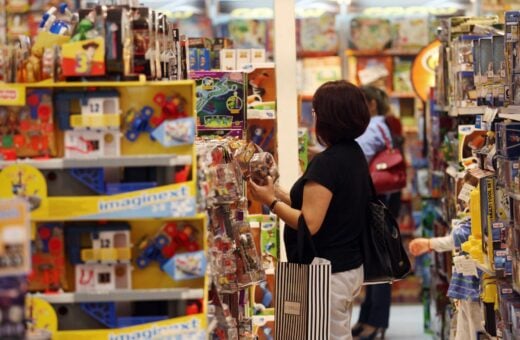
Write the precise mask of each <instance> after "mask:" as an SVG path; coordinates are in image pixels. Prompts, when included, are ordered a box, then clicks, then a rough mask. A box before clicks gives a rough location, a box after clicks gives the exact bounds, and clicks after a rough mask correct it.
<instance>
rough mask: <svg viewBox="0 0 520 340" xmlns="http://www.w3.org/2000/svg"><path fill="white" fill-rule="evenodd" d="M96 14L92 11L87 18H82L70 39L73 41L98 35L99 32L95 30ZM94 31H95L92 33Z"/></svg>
mask: <svg viewBox="0 0 520 340" xmlns="http://www.w3.org/2000/svg"><path fill="white" fill-rule="evenodd" d="M95 15H96V14H95V12H94V11H92V12H90V13H89V14H88V15H87V16H86V17H85V18H83V19H81V21H80V22H79V24H78V27H77V28H76V34H74V35H73V36H72V38H71V39H70V41H71V42H72V41H81V40H86V39H88V38H94V37H95V35H97V34H96V33H97V32H96V31H95V30H94V21H95ZM93 30H94V31H93ZM92 31H93V32H94V33H91V32H92Z"/></svg>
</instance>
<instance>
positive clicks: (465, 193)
mask: <svg viewBox="0 0 520 340" xmlns="http://www.w3.org/2000/svg"><path fill="white" fill-rule="evenodd" d="M473 189H475V187H474V186H473V185H471V184H469V183H465V184H464V185H463V186H462V189H460V192H459V197H458V199H459V200H461V201H463V202H464V203H466V204H468V203H469V197H470V194H471V192H472V191H473Z"/></svg>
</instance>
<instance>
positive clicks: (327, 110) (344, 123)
mask: <svg viewBox="0 0 520 340" xmlns="http://www.w3.org/2000/svg"><path fill="white" fill-rule="evenodd" d="M312 107H313V109H314V112H315V114H316V136H317V138H318V142H320V144H322V145H326V146H330V145H334V144H336V143H338V142H340V141H342V140H354V139H356V138H357V137H359V136H361V135H362V134H363V132H365V130H366V128H367V126H368V123H369V122H370V112H369V110H368V104H367V101H366V99H365V96H364V95H363V92H362V91H361V90H360V89H359V88H358V87H357V86H355V85H354V84H352V83H349V82H347V81H345V80H337V81H330V82H327V83H325V84H323V85H321V86H320V87H319V88H318V90H316V93H315V94H314V97H313V99H312Z"/></svg>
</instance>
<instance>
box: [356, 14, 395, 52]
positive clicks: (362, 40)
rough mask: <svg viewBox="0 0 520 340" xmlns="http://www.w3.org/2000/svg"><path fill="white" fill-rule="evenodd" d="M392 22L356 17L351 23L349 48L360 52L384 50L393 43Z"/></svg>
mask: <svg viewBox="0 0 520 340" xmlns="http://www.w3.org/2000/svg"><path fill="white" fill-rule="evenodd" d="M391 32H392V24H391V22H390V20H388V19H383V18H373V17H355V18H353V19H352V20H351V21H350V40H349V47H350V48H353V49H358V50H383V49H385V48H386V47H388V46H390V44H391V43H392V33H391Z"/></svg>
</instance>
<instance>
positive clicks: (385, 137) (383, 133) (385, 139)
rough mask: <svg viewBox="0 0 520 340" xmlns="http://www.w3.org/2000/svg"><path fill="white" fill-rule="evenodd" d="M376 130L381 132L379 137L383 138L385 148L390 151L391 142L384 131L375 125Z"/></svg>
mask: <svg viewBox="0 0 520 340" xmlns="http://www.w3.org/2000/svg"><path fill="white" fill-rule="evenodd" d="M377 128H378V129H379V131H380V132H381V135H382V136H383V140H384V141H385V146H386V148H387V149H388V150H391V149H393V148H392V142H391V141H390V139H388V137H387V136H386V133H385V130H383V128H382V127H381V125H379V124H378V125H377Z"/></svg>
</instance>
